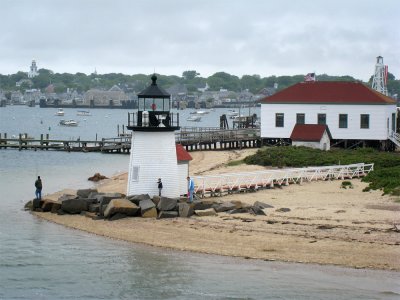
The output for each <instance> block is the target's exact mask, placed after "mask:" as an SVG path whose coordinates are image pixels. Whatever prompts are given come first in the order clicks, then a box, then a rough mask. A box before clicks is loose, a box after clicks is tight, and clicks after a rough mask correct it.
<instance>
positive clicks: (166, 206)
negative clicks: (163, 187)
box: [157, 197, 178, 211]
mask: <svg viewBox="0 0 400 300" xmlns="http://www.w3.org/2000/svg"><path fill="white" fill-rule="evenodd" d="M177 202H178V201H177V199H175V198H168V197H161V199H160V202H158V204H157V209H158V210H161V211H167V210H175V209H176V204H177Z"/></svg>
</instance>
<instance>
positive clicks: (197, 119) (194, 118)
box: [186, 115, 201, 122]
mask: <svg viewBox="0 0 400 300" xmlns="http://www.w3.org/2000/svg"><path fill="white" fill-rule="evenodd" d="M186 121H191V122H200V121H201V116H195V115H192V116H190V117H189V118H187V119H186Z"/></svg>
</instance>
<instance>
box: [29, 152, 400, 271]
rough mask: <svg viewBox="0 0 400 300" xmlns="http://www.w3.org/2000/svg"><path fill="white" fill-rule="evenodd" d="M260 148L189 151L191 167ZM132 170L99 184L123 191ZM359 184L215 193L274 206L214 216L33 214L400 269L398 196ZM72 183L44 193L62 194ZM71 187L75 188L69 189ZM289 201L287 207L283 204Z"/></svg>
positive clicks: (176, 243)
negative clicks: (261, 212) (263, 211)
mask: <svg viewBox="0 0 400 300" xmlns="http://www.w3.org/2000/svg"><path fill="white" fill-rule="evenodd" d="M256 150H257V149H246V150H240V151H239V150H234V151H212V152H210V151H200V152H194V153H191V154H192V156H193V158H194V159H193V161H192V162H191V164H190V173H191V174H194V175H200V174H218V173H228V172H238V171H242V172H245V171H252V170H260V169H265V168H264V167H260V166H247V165H239V166H234V167H226V166H225V164H226V162H228V161H230V160H236V159H241V158H243V157H245V156H247V155H250V154H253V153H255V151H256ZM126 177H127V175H126V174H119V175H116V176H114V177H113V178H111V179H108V180H105V181H104V182H102V183H100V184H96V187H97V189H98V190H99V191H103V192H121V191H122V192H124V190H125V189H126ZM352 183H353V185H354V188H353V189H340V184H341V181H340V180H336V181H329V182H312V183H304V184H301V185H298V184H296V185H290V186H287V187H283V188H282V189H280V188H276V189H267V190H261V191H258V192H255V193H244V194H232V195H227V196H223V197H218V198H215V199H217V200H222V201H235V200H239V201H242V202H244V203H248V204H252V203H254V202H255V201H262V202H265V203H268V204H271V205H272V206H274V208H272V209H267V215H266V216H253V215H250V214H235V215H230V214H227V213H218V214H217V216H212V217H197V216H192V217H191V218H188V219H185V218H176V219H160V220H156V219H145V218H125V219H120V220H116V221H107V220H92V219H90V218H86V217H84V216H81V215H62V216H60V215H56V214H51V213H40V212H34V215H36V216H38V217H40V218H42V219H45V220H47V221H50V222H54V223H57V224H60V225H63V226H66V227H70V228H74V229H78V230H82V231H86V232H89V233H93V234H96V235H100V236H105V237H108V238H114V239H118V240H124V241H127V242H134V243H140V244H145V245H151V246H156V247H164V248H168V249H173V250H183V251H192V252H199V253H204V254H213V255H223V256H232V257H243V258H250V259H260V260H266V261H282V262H296V263H312V264H319V265H335V266H344V267H351V268H368V269H382V270H391V271H400V246H399V245H400V234H399V233H398V232H395V231H393V230H391V228H392V227H393V225H394V224H399V223H400V220H399V211H400V203H398V202H394V199H393V198H392V197H390V196H382V195H381V192H380V191H370V192H362V189H363V188H364V187H365V186H366V184H365V183H363V182H361V181H360V180H357V179H353V180H352ZM65 192H66V191H65V190H64V191H60V192H57V193H54V194H52V195H46V198H53V199H57V198H58V196H59V195H61V194H62V193H65ZM68 192H71V190H69V191H68ZM283 207H284V208H289V209H290V211H289V212H280V211H277V209H279V208H283Z"/></svg>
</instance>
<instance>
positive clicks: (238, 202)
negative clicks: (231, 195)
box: [231, 200, 243, 209]
mask: <svg viewBox="0 0 400 300" xmlns="http://www.w3.org/2000/svg"><path fill="white" fill-rule="evenodd" d="M231 203H233V204H235V208H236V209H240V208H242V207H243V203H242V202H241V201H239V200H232V201H231Z"/></svg>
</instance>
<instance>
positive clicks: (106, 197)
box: [97, 193, 124, 216]
mask: <svg viewBox="0 0 400 300" xmlns="http://www.w3.org/2000/svg"><path fill="white" fill-rule="evenodd" d="M97 198H98V201H99V204H100V207H99V213H100V215H101V216H103V215H104V211H105V209H106V208H107V205H108V203H110V201H111V200H113V199H121V198H124V197H123V195H122V194H120V193H107V194H103V195H100V196H98V197H97Z"/></svg>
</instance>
